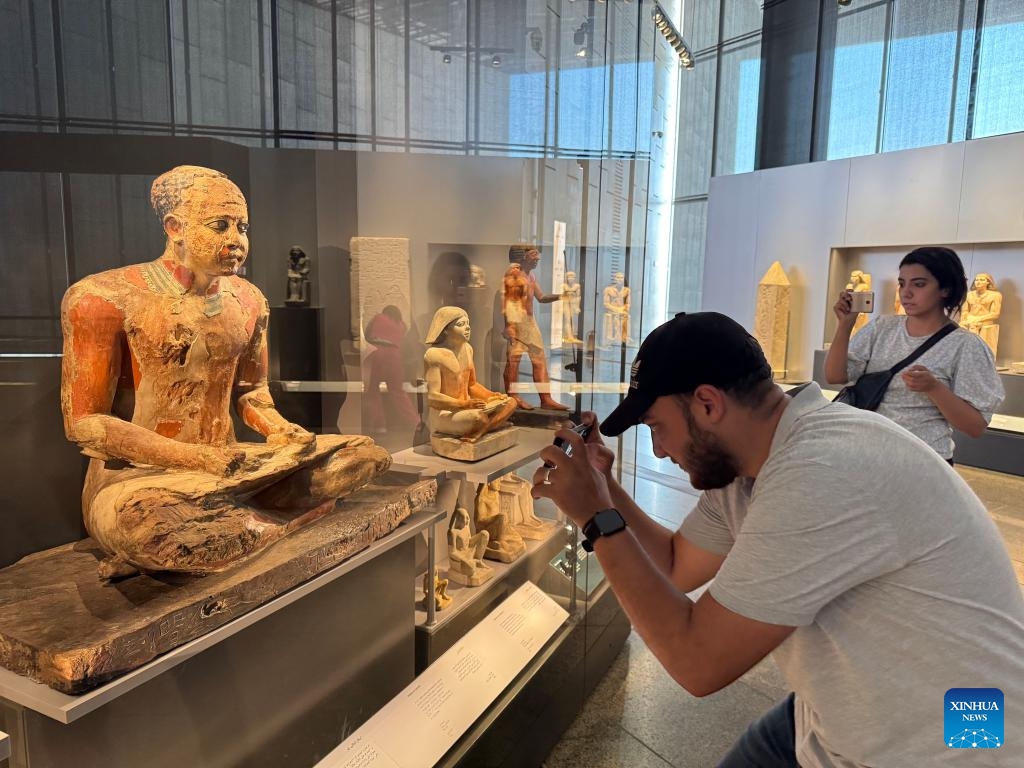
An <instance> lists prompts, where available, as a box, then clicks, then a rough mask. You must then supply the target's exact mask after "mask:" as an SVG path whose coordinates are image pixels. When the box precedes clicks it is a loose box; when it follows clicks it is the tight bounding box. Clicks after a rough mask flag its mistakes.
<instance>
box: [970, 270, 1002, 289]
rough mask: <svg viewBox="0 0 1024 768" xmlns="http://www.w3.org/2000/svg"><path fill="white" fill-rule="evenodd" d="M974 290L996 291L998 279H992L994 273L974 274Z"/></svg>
mask: <svg viewBox="0 0 1024 768" xmlns="http://www.w3.org/2000/svg"><path fill="white" fill-rule="evenodd" d="M974 290H976V291H995V290H998V289H997V288H996V281H995V280H993V279H992V275H990V274H989V273H988V272H979V273H978V274H976V275H975V276H974Z"/></svg>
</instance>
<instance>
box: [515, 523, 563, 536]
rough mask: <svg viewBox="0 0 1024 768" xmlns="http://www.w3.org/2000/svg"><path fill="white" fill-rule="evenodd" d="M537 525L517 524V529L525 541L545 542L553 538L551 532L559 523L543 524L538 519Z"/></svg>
mask: <svg viewBox="0 0 1024 768" xmlns="http://www.w3.org/2000/svg"><path fill="white" fill-rule="evenodd" d="M533 519H534V520H536V521H537V522H536V524H533V523H516V525H515V529H516V531H518V532H519V535H520V536H522V537H523V538H524V539H529V540H530V541H543V540H545V539H547V538H548V537H550V536H551V532H552V531H553V530H554V529H555V528H556V527H557V526H558V523H542V522H540V520H538V519H537V518H533Z"/></svg>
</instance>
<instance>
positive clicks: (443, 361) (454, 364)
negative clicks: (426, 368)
mask: <svg viewBox="0 0 1024 768" xmlns="http://www.w3.org/2000/svg"><path fill="white" fill-rule="evenodd" d="M423 362H425V363H426V364H427V365H439V366H441V367H442V368H445V369H447V370H449V371H452V372H453V373H458V372H459V371H461V370H462V366H460V365H459V361H458V359H457V358H456V357H455V353H454V352H452V351H451V350H450V349H448V347H430V348H429V349H428V350H427V351H426V353H425V354H424V355H423Z"/></svg>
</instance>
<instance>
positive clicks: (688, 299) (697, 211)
mask: <svg viewBox="0 0 1024 768" xmlns="http://www.w3.org/2000/svg"><path fill="white" fill-rule="evenodd" d="M674 207H675V214H674V216H673V222H672V271H671V273H670V274H669V294H668V311H669V314H670V315H674V314H675V313H676V312H694V311H696V310H699V309H700V308H701V296H702V292H703V291H702V285H703V281H704V235H705V232H706V229H707V209H708V203H707V200H695V201H693V202H685V203H676V204H675V206H674Z"/></svg>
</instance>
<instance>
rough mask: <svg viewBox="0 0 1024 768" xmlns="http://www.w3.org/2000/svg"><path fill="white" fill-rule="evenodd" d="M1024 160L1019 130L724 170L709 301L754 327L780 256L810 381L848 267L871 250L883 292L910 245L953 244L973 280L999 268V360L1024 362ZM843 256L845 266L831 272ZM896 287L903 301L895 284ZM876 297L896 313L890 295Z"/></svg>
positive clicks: (713, 211) (799, 368)
mask: <svg viewBox="0 0 1024 768" xmlns="http://www.w3.org/2000/svg"><path fill="white" fill-rule="evenodd" d="M1022 162H1024V133H1018V134H1010V135H1007V136H996V137H992V138H987V139H978V140H974V141H969V142H960V143H957V144H945V145H941V146H937V147H925V148H922V149H912V150H906V151H903V152H889V153H885V154H881V155H870V156H867V157H857V158H850V159H846V160H833V161H830V162H824V163H810V164H806V165H797V166H790V167H786V168H773V169H770V170H765V171H755V172H754V173H746V174H740V175H735V176H721V177H717V178H714V179H712V180H711V192H710V198H709V202H708V227H707V244H706V249H705V265H704V299H703V308H704V309H707V310H716V311H719V312H724V313H725V314H728V315H730V316H732V317H734V318H736V319H737V320H738V321H739V322H741V323H742V324H743V325H744V326H746V327H747V328H753V323H754V298H755V296H756V285H757V282H758V280H760V279H761V276H762V275H763V274H764V273H765V272H766V271H767V269H768V267H769V266H770V265H771V263H772V262H773V261H775V260H776V259H778V260H779V261H780V262H782V266H783V267H784V268H785V269H786V273H787V274H788V275H789V278H790V280H791V281H792V283H793V301H792V309H791V315H790V326H789V334H790V335H789V352H788V357H787V366H788V369H789V377H790V378H792V379H808V378H810V376H811V368H812V364H813V351H814V349H820V348H821V345H822V341H823V340H824V339H825V338H826V334H827V332H828V331H829V330H830V328H831V325H830V320H829V316H830V315H831V310H830V307H831V305H832V303H833V302H834V300H835V296H834V292H835V291H834V290H830V286H832V287H833V289H834V285H833V284H836V283H838V281H839V280H840V279H841V278H842V276H840V275H839V274H838V272H839V271H842V270H847V268H848V267H850V265H851V264H857V263H858V259H859V258H860V257H861V256H864V257H865V258H867V257H868V256H870V257H871V259H872V263H871V264H870V269H869V271H871V270H874V272H873V277H874V280H875V287H876V295H878V289H879V287H881V286H883V285H885V284H886V283H887V282H889V281H891V280H895V276H896V270H897V266H898V262H899V259H900V258H901V257H902V255H903V254H904V253H906V252H907V251H909V250H911V249H912V248H915V247H917V246H919V245H948V246H951V247H953V248H956V249H957V250H958V251H959V252H960V254H961V257H962V258H963V260H964V267H965V268H966V270H967V273H968V278H969V279H970V277H972V276H973V274H974V273H975V272H977V271H991V272H992V273H993V276H994V277H995V279H996V281H997V282H998V284H999V289H1000V290H1001V291H1003V293H1004V307H1003V315H1002V318H1001V325H1002V326H1003V327H1002V328H1001V330H1000V354H999V357H1000V359H1001V360H1006V359H1010V358H1012V359H1015V360H1020V359H1024V340H1022V339H1021V335H1020V334H1019V333H1017V328H1018V326H1020V324H1021V302H1020V299H1019V297H1020V295H1021V293H1022V288H1024V174H1022V173H1021V172H1020V168H1021V167H1022ZM833 249H837V250H836V254H835V255H834V254H833ZM995 254H998V256H997V258H993V256H994V255H995ZM890 261H891V264H889V262H890ZM833 262H834V263H835V264H836V270H837V274H835V275H833V276H832V277H831V279H830V276H829V267H830V264H831V263H833ZM886 266H888V269H891V274H886V271H887V270H886V268H885V267H886ZM847 273H848V271H847ZM843 281H844V282H845V279H843ZM885 290H888V289H885ZM884 295H885V296H888V297H889V299H888V300H889V302H891V291H889V292H888V293H885V294H884ZM876 304H877V305H878V306H879V307H880V309H881V311H883V312H890V311H891V309H890V308H889V305H888V304H884V303H883V301H882V300H881V298H879V299H878V300H877V301H876ZM1008 325H1009V326H1010V327H1009V328H1008V327H1007V326H1008ZM1004 342H1005V346H1004Z"/></svg>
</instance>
